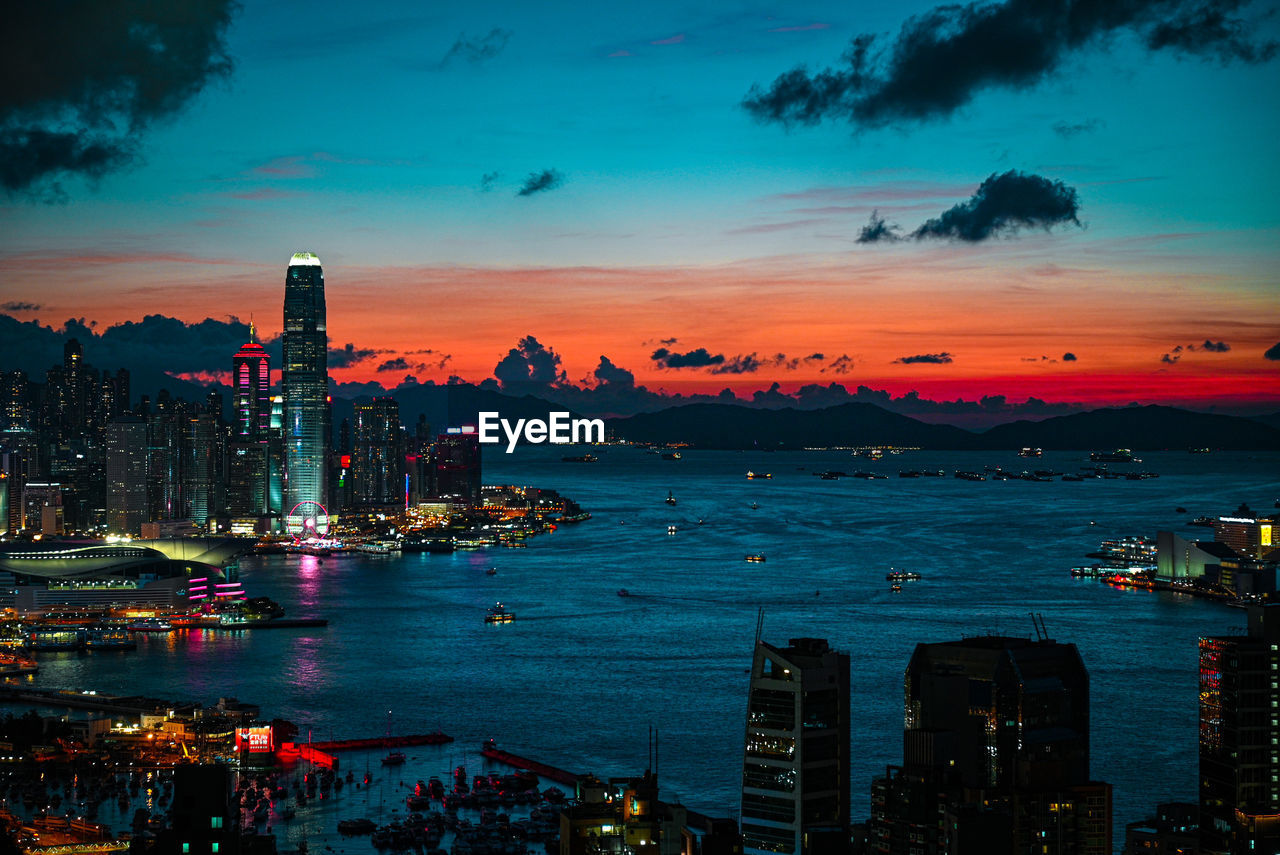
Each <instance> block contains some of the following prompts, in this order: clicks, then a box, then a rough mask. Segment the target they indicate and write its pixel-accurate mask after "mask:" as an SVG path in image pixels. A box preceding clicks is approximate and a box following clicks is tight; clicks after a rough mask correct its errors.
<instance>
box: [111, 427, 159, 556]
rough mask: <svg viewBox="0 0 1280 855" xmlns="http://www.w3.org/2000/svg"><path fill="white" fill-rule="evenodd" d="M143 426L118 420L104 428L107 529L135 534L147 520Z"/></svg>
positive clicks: (145, 452)
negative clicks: (105, 438)
mask: <svg viewBox="0 0 1280 855" xmlns="http://www.w3.org/2000/svg"><path fill="white" fill-rule="evenodd" d="M147 450H148V449H147V423H146V422H144V421H142V420H141V419H136V418H128V417H121V418H119V419H117V420H115V421H113V422H111V423H110V424H108V425H107V525H108V526H110V528H111V531H113V532H115V533H117V534H137V533H138V531H139V530H140V529H141V528H142V524H143V523H144V522H148V521H149V520H148V516H147Z"/></svg>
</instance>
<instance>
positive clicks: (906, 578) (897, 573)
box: [884, 570, 924, 582]
mask: <svg viewBox="0 0 1280 855" xmlns="http://www.w3.org/2000/svg"><path fill="white" fill-rule="evenodd" d="M923 578H924V577H923V576H921V575H920V574H919V573H916V572H913V571H910V570H890V571H889V572H888V573H886V574H885V575H884V579H885V581H886V582H919V581H920V580H921V579H923Z"/></svg>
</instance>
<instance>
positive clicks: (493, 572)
mask: <svg viewBox="0 0 1280 855" xmlns="http://www.w3.org/2000/svg"><path fill="white" fill-rule="evenodd" d="M484 575H486V576H497V575H498V568H497V567H490V568H489V569H488V570H486V571H484Z"/></svg>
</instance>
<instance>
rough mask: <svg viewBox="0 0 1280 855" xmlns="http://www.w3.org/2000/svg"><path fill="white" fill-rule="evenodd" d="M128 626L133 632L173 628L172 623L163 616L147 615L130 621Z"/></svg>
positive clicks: (162, 630) (165, 630)
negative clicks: (147, 616)
mask: <svg viewBox="0 0 1280 855" xmlns="http://www.w3.org/2000/svg"><path fill="white" fill-rule="evenodd" d="M128 628H129V629H131V630H133V631H134V632H169V631H170V630H172V629H173V624H171V623H169V621H167V620H165V619H164V618H158V617H149V618H138V619H136V620H133V621H130V622H129V625H128Z"/></svg>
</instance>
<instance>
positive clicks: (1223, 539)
mask: <svg viewBox="0 0 1280 855" xmlns="http://www.w3.org/2000/svg"><path fill="white" fill-rule="evenodd" d="M1274 526H1275V519H1274V518H1272V517H1264V516H1260V515H1258V514H1256V513H1254V512H1253V511H1252V510H1250V508H1249V506H1248V505H1241V506H1240V507H1239V508H1237V509H1236V512H1235V513H1234V514H1232V515H1231V516H1225V517H1218V518H1217V519H1216V520H1214V523H1213V539H1214V540H1216V541H1217V542H1218V543H1225V544H1226V545H1227V546H1229V547H1231V548H1232V549H1234V550H1235V551H1236V552H1237V553H1239V554H1240V556H1241V557H1242V558H1251V559H1254V560H1258V559H1265V558H1267V557H1268V556H1269V555H1271V554H1272V553H1275V552H1276V551H1277V550H1278V549H1280V544H1274V543H1273V542H1272V538H1273V530H1274Z"/></svg>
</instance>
